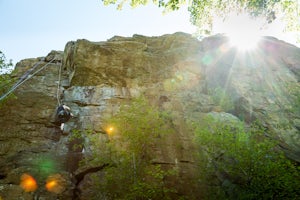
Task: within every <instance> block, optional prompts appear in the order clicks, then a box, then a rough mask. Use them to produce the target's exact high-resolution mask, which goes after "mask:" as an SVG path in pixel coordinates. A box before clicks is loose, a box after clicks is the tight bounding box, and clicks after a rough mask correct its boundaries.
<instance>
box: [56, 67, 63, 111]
mask: <svg viewBox="0 0 300 200" xmlns="http://www.w3.org/2000/svg"><path fill="white" fill-rule="evenodd" d="M61 68H62V63H61V64H60V65H59V70H58V83H57V92H56V98H57V103H58V106H60V105H61V101H60V97H59V94H60V79H61Z"/></svg>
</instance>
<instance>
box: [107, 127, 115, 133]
mask: <svg viewBox="0 0 300 200" xmlns="http://www.w3.org/2000/svg"><path fill="white" fill-rule="evenodd" d="M113 131H114V127H112V126H110V127H108V128H107V129H106V132H107V133H112V132H113Z"/></svg>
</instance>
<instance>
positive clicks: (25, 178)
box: [20, 174, 38, 192]
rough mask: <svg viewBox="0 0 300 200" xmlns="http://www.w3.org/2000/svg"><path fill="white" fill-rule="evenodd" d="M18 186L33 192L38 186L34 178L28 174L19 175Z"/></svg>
mask: <svg viewBox="0 0 300 200" xmlns="http://www.w3.org/2000/svg"><path fill="white" fill-rule="evenodd" d="M20 186H21V188H23V190H24V191H25V192H34V191H35V190H36V189H37V188H38V186H37V183H36V180H35V179H34V178H33V177H32V176H30V175H29V174H23V175H22V176H21V183H20Z"/></svg>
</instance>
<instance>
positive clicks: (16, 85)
mask: <svg viewBox="0 0 300 200" xmlns="http://www.w3.org/2000/svg"><path fill="white" fill-rule="evenodd" d="M53 60H54V58H53V59H52V60H50V61H49V62H48V63H46V64H45V65H44V66H43V67H41V68H40V69H39V70H37V71H36V72H34V73H33V74H30V73H31V72H32V71H33V70H34V69H36V68H37V67H38V66H39V65H40V63H41V62H42V61H40V62H38V63H36V64H35V65H34V66H33V67H32V68H31V69H29V70H28V71H27V72H26V73H25V74H24V75H23V76H21V78H20V80H19V81H18V82H17V83H16V84H15V85H14V86H12V87H11V89H10V90H9V91H8V92H6V93H5V94H4V95H2V96H1V97H0V101H2V100H3V99H4V98H6V97H7V96H8V95H10V94H11V93H12V92H13V91H15V90H16V89H17V88H18V87H19V86H21V85H22V84H23V83H24V82H26V81H28V80H29V79H31V78H32V77H33V76H34V75H36V74H37V73H39V72H40V71H42V70H43V69H45V68H46V67H47V66H48V65H49V64H51V63H52V61H53Z"/></svg>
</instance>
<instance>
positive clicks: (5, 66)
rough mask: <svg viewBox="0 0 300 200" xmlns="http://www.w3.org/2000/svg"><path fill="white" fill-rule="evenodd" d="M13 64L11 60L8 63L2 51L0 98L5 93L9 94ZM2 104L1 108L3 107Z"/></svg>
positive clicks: (0, 59)
mask: <svg viewBox="0 0 300 200" xmlns="http://www.w3.org/2000/svg"><path fill="white" fill-rule="evenodd" d="M12 67H13V64H12V61H11V60H10V61H9V62H7V60H6V57H5V55H4V53H2V51H0V97H1V95H2V94H3V93H5V92H7V90H8V89H9V88H10V86H11V84H12V78H11V76H10V74H9V73H10V72H11V70H12ZM1 103H2V102H0V106H1Z"/></svg>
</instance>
